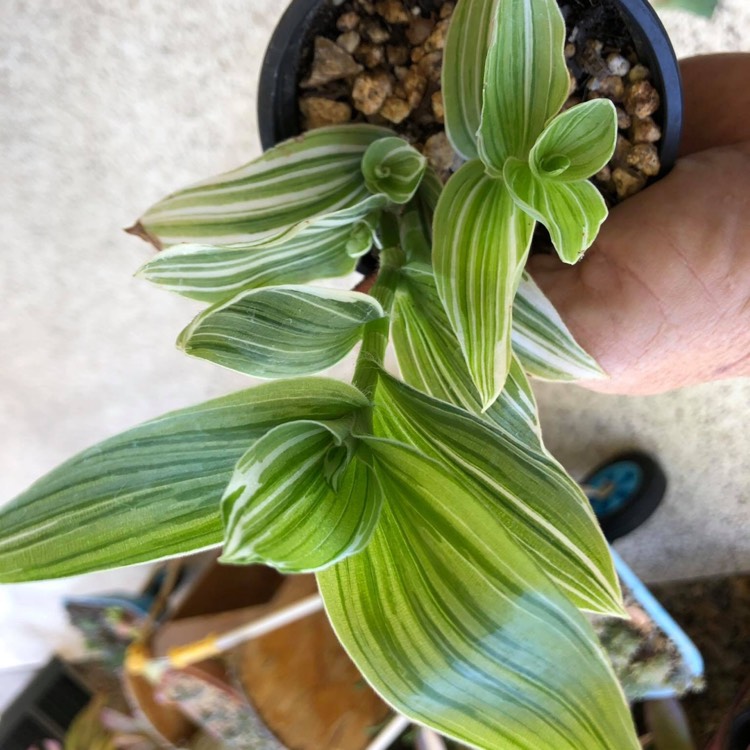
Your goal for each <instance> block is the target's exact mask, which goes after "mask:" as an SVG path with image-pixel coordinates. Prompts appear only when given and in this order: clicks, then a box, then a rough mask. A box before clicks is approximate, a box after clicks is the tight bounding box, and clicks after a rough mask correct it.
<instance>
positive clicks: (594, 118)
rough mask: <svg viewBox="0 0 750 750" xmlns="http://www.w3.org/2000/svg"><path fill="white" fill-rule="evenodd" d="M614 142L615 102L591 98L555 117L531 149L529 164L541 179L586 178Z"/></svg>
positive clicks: (603, 162)
mask: <svg viewBox="0 0 750 750" xmlns="http://www.w3.org/2000/svg"><path fill="white" fill-rule="evenodd" d="M616 143H617V110H616V109H615V105H614V104H612V102H611V101H609V99H594V100H593V101H590V102H584V103H583V104H579V105H578V106H576V107H571V108H570V109H569V110H567V111H566V112H563V113H562V114H560V115H558V116H557V117H555V119H554V120H552V122H551V123H550V124H549V125H548V126H547V127H546V128H545V129H544V132H543V133H542V134H541V135H540V136H539V140H537V142H536V144H535V145H534V148H533V149H531V155H530V157H529V164H530V166H531V171H532V172H533V173H534V174H535V175H536V176H537V177H538V178H541V179H544V178H547V179H550V180H554V181H558V182H572V181H574V180H585V179H587V178H589V177H591V176H592V175H595V174H596V173H597V172H598V171H599V170H600V169H602V168H603V167H604V166H605V165H606V164H607V162H608V161H609V160H610V159H611V158H612V154H613V153H614V151H615V144H616ZM563 164H564V167H563V168H561V167H562V165H563Z"/></svg>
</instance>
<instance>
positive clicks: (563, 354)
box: [0, 0, 646, 750]
mask: <svg viewBox="0 0 750 750" xmlns="http://www.w3.org/2000/svg"><path fill="white" fill-rule="evenodd" d="M565 45H566V31H565V22H564V18H563V16H562V14H561V12H560V9H559V8H558V6H557V4H556V3H555V2H554V1H553V0H519V1H518V2H501V3H495V2H491V1H489V0H463V2H462V3H459V5H458V6H457V9H456V14H455V17H454V18H453V21H452V24H451V30H450V32H449V34H448V40H447V46H446V49H445V58H446V61H447V63H446V67H445V68H444V70H443V90H442V93H443V99H444V110H445V120H446V123H447V131H448V133H449V135H450V137H451V140H452V142H453V144H454V146H455V147H456V149H457V150H458V151H459V153H461V154H462V155H463V156H465V157H467V159H468V161H467V162H466V163H465V164H464V165H463V166H461V167H460V169H458V171H457V172H456V174H455V175H454V176H452V177H451V178H450V180H449V181H448V182H447V184H446V185H445V187H443V186H442V184H441V182H440V180H439V179H438V177H437V176H436V175H435V173H434V172H433V170H432V169H431V168H429V167H428V165H427V160H426V158H425V157H424V155H423V154H421V153H420V152H419V151H417V150H416V149H415V148H413V147H412V146H410V145H409V144H408V143H407V142H406V141H405V140H404V139H403V138H400V137H398V136H397V135H396V134H395V133H394V131H393V130H391V129H388V128H386V127H383V126H382V125H380V124H372V123H364V122H363V123H354V124H351V123H350V124H344V125H340V126H331V127H325V128H321V129H317V130H311V131H310V132H308V133H306V134H304V135H302V136H301V137H299V138H296V139H293V140H291V141H286V142H283V143H281V144H279V145H277V146H275V147H274V148H272V149H270V150H269V151H267V152H266V153H265V154H264V155H263V156H261V157H260V158H259V159H256V160H255V161H253V162H251V163H250V164H248V165H246V166H244V167H241V168H240V169H238V170H235V171H234V172H231V173H228V174H225V175H221V176H219V177H218V178H213V179H210V180H207V181H205V182H203V183H200V184H198V185H195V186H192V187H190V188H187V189H185V190H182V191H179V192H178V193H175V194H173V195H172V196H169V197H168V198H166V199H165V200H163V201H161V202H160V203H158V204H157V205H156V206H154V207H153V208H151V209H150V210H149V211H147V212H146V214H144V216H143V217H142V218H141V220H140V222H139V223H138V224H137V225H136V227H135V228H134V231H135V232H136V233H138V234H141V235H142V236H144V237H146V238H148V239H150V240H151V241H152V242H153V243H154V244H155V245H157V247H160V248H165V249H163V251H162V252H161V253H159V254H158V255H157V256H156V257H155V258H154V259H153V260H152V261H150V262H149V263H147V264H146V266H145V267H144V268H143V269H142V270H141V276H144V277H146V278H148V279H149V280H151V281H153V282H154V283H157V284H160V285H162V286H165V287H166V288H169V289H171V290H173V291H176V292H178V293H180V294H184V295H186V296H189V297H192V298H195V299H199V300H202V301H204V302H207V303H209V307H208V308H207V309H206V310H204V311H203V312H202V313H201V314H200V315H198V317H197V318H196V319H195V320H194V321H192V322H191V323H190V325H188V327H187V328H186V329H185V330H184V331H183V332H182V334H181V335H180V338H179V344H180V346H181V347H182V348H183V349H184V350H185V351H186V352H188V353H190V354H192V355H194V356H198V357H202V358H205V359H208V360H210V361H213V362H216V363H218V364H220V365H222V366H225V367H230V368H232V369H235V370H238V371H240V372H243V373H247V374H249V375H255V376H260V377H263V378H267V379H270V380H272V382H269V383H267V384H264V385H261V386H259V387H256V388H252V389H249V390H245V391H241V392H239V393H236V394H233V395H230V396H226V397H223V398H219V399H215V400H213V401H210V402H208V403H206V404H202V405H199V406H196V407H193V408H190V409H184V410H180V411H177V412H173V413H171V414H167V415H165V416H163V417H161V418H159V419H156V420H153V421H151V422H148V423H146V424H144V425H142V426H140V427H137V428H135V429H133V430H130V431H128V432H126V433H123V434H122V435H120V436H117V437H114V438H111V439H110V440H107V441H105V442H104V443H101V444H99V445H98V446H95V447H94V448H92V449H89V450H88V451H85V452H84V453H82V454H80V455H79V456H76V457H74V458H73V459H71V460H70V461H68V462H67V463H65V464H63V465H62V466H61V467H59V468H58V469H56V470H55V471H53V472H52V473H50V474H49V475H47V476H46V477H44V478H42V479H41V480H39V481H38V482H37V483H36V484H34V485H33V486H32V487H31V488H30V489H29V490H28V491H27V492H25V493H23V494H22V495H21V496H20V497H19V498H17V499H16V500H15V501H14V502H13V503H11V504H10V505H9V506H6V507H5V508H3V510H2V513H0V580H3V581H8V582H11V581H22V580H32V579H38V578H49V577H58V576H65V575H72V574H76V573H82V572H87V571H90V570H96V569H100V568H104V567H112V566H118V565H127V564H134V563H138V562H143V561H147V560H154V559H160V558H165V557H170V556H175V555H181V554H185V553H188V552H192V551H195V550H197V549H203V548H206V547H212V546H217V545H220V544H222V543H223V556H222V559H223V561H224V562H226V563H228V564H239V565H243V564H249V563H255V562H263V563H265V564H269V565H272V566H274V567H276V568H277V569H278V570H280V571H282V572H285V573H299V572H310V571H312V572H315V573H316V576H317V583H318V588H319V591H320V593H321V595H322V597H323V600H324V603H325V607H326V611H327V615H328V618H329V620H330V621H331V623H332V625H333V628H334V630H335V632H336V634H337V636H338V638H339V640H340V641H341V643H342V644H343V646H344V647H345V649H346V650H347V652H348V653H349V655H350V656H351V658H352V659H353V660H354V662H355V663H356V665H357V666H358V668H359V669H360V671H361V672H362V674H363V675H364V676H365V678H366V679H367V680H368V681H369V682H370V684H371V685H372V686H373V687H374V688H375V690H376V691H377V692H378V693H379V694H380V695H381V696H382V697H383V698H384V699H385V701H386V702H388V703H389V704H391V705H392V706H394V707H395V708H396V709H397V710H398V711H400V712H401V713H402V714H404V715H405V716H407V717H408V718H410V719H411V720H413V721H416V722H418V723H421V724H424V725H426V726H429V727H432V728H434V729H435V730H437V731H439V732H441V733H443V734H445V735H447V736H449V737H453V738H455V739H456V740H458V741H460V742H462V743H465V744H468V745H471V746H475V747H479V748H499V747H508V748H510V747H518V748H522V747H535V748H555V749H558V748H571V749H573V748H575V749H576V750H579V749H580V748H591V749H592V750H594V749H595V748H609V749H611V750H619V749H620V748H635V747H638V743H637V738H636V736H635V733H634V730H633V727H632V722H631V719H630V716H629V712H628V709H627V704H626V702H625V699H624V696H623V693H622V690H621V688H620V686H619V685H618V683H617V681H616V679H615V677H614V674H613V672H612V669H611V667H610V665H609V664H608V662H607V660H606V657H605V655H604V654H603V652H602V650H601V648H600V646H599V644H598V642H597V640H596V637H595V635H594V633H593V631H592V629H591V626H590V625H589V623H588V621H587V619H586V618H585V616H584V614H583V612H582V610H584V611H588V612H595V613H597V614H600V615H609V616H614V617H619V616H623V607H622V602H621V594H620V589H619V584H618V581H617V576H616V573H615V569H614V566H613V562H612V559H611V556H610V554H609V550H608V548H607V546H606V543H605V540H604V538H603V536H602V535H601V532H600V531H599V529H598V527H597V524H596V522H595V519H594V516H593V514H592V512H591V509H590V507H589V504H588V502H587V500H586V497H585V496H584V495H583V493H582V492H581V490H580V488H579V487H578V486H577V485H576V484H575V482H573V481H572V479H571V478H570V477H568V475H567V474H566V473H565V471H564V470H563V469H562V467H561V466H560V465H559V464H558V463H557V462H556V461H555V460H554V459H553V458H552V457H551V456H550V455H549V454H548V453H547V451H546V450H545V448H544V445H543V443H542V439H541V435H540V432H539V425H538V421H537V416H536V406H535V403H534V397H533V393H532V391H531V389H530V386H529V382H528V379H527V372H529V373H532V374H535V375H541V376H543V377H548V378H558V379H572V378H576V377H580V376H582V375H587V376H594V375H600V376H601V375H602V373H601V371H600V370H599V368H598V366H597V365H596V363H595V362H594V361H593V360H592V359H591V358H590V357H589V356H588V355H587V354H586V353H585V352H583V351H582V350H581V349H580V347H579V346H578V345H577V344H576V342H575V341H574V340H573V338H572V337H571V335H570V334H569V332H568V331H567V329H566V328H565V326H564V325H563V323H562V321H561V320H560V318H559V316H557V314H556V313H555V311H554V309H553V308H552V307H551V306H550V304H549V303H548V302H547V300H546V299H545V298H544V297H543V295H542V294H541V292H540V291H539V290H538V288H537V287H536V286H535V285H534V283H533V281H532V280H531V279H530V277H528V276H526V275H525V274H524V270H523V267H524V262H525V259H526V257H527V254H528V252H529V247H530V244H531V241H532V236H533V230H534V226H535V224H536V222H540V223H541V224H542V225H544V226H545V227H546V228H547V230H548V231H549V234H550V237H551V241H552V243H553V245H554V247H555V248H556V250H557V251H558V252H559V253H560V255H561V257H562V258H563V259H564V260H567V261H568V262H575V261H576V260H577V259H578V258H579V257H580V255H581V254H582V253H583V251H584V250H585V249H586V248H587V247H588V246H589V245H590V244H591V242H592V241H593V240H594V238H595V236H596V232H597V230H598V228H599V226H600V224H601V223H602V221H603V220H604V218H605V216H606V212H607V208H606V203H605V199H604V198H603V197H602V195H601V193H600V192H599V191H597V189H596V188H595V187H594V186H593V185H592V184H591V183H590V182H588V181H587V178H589V177H591V176H592V175H594V174H597V173H599V172H601V170H602V169H603V168H604V167H606V165H607V164H608V162H609V160H610V157H611V156H612V153H613V151H614V150H615V145H616V138H617V124H618V123H617V112H616V108H615V106H614V105H613V104H612V103H611V102H610V101H608V100H607V99H606V98H593V99H592V100H591V101H587V102H583V103H581V104H578V105H577V106H571V107H570V108H568V109H567V110H565V111H562V112H561V109H562V108H563V106H564V105H565V103H566V100H567V98H568V94H569V90H570V77H569V73H568V69H567V66H566V60H565ZM645 88H646V87H643V86H642V87H639V90H644V89H645ZM373 246H374V247H375V248H376V249H377V262H378V271H377V276H376V277H373V278H371V279H369V280H368V283H367V285H365V286H362V287H361V288H360V289H357V290H354V291H341V290H332V289H330V288H327V287H321V286H311V285H309V282H311V281H313V280H315V279H321V278H328V277H332V276H342V275H345V274H348V273H349V272H351V271H352V270H353V269H354V267H355V266H356V265H357V263H358V260H359V259H360V258H361V257H362V256H365V255H367V254H369V253H370V251H371V248H372V247H373ZM365 292H368V293H365ZM389 342H390V343H392V344H393V346H394V348H395V350H396V354H397V357H398V361H399V368H400V378H399V377H396V376H395V375H394V374H392V373H389V372H388V371H387V370H386V366H385V351H386V347H387V346H388V344H389ZM357 343H360V350H359V354H358V358H357V364H356V368H355V372H354V376H353V380H352V383H351V384H348V383H343V382H338V381H334V380H331V379H327V378H320V377H312V376H311V374H312V373H317V372H320V371H322V370H325V369H326V368H327V367H329V366H331V365H333V364H334V363H336V362H338V361H339V360H340V359H341V358H342V357H343V356H344V355H345V354H347V353H348V352H349V351H350V350H351V349H352V348H353V347H354V346H355V345H356V344H357Z"/></svg>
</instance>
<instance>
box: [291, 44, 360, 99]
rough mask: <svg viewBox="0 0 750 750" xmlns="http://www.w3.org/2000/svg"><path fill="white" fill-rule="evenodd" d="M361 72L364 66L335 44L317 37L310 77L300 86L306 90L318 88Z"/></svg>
mask: <svg viewBox="0 0 750 750" xmlns="http://www.w3.org/2000/svg"><path fill="white" fill-rule="evenodd" d="M361 70H362V66H361V65H358V64H357V63H356V62H355V61H354V59H353V58H352V56H351V55H350V54H349V53H348V52H346V51H345V50H343V49H341V47H339V46H338V45H337V44H336V43H335V42H332V41H331V40H330V39H326V38H325V37H322V36H316V37H315V51H314V52H313V62H312V66H311V68H310V75H309V76H308V77H307V78H306V79H305V80H304V81H302V83H300V86H301V87H302V88H306V89H311V88H316V87H318V86H323V85H324V84H326V83H329V82H330V81H336V80H338V79H339V78H346V77H347V76H351V75H356V74H357V73H359V72H360V71H361Z"/></svg>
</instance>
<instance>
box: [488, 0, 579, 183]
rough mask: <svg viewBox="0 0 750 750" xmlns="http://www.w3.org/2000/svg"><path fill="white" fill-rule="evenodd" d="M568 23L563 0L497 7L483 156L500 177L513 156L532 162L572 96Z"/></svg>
mask: <svg viewBox="0 0 750 750" xmlns="http://www.w3.org/2000/svg"><path fill="white" fill-rule="evenodd" d="M564 46H565V22H564V21H563V17H562V14H561V13H560V9H559V8H558V5H557V0H513V2H499V3H498V4H497V19H496V22H495V25H494V34H493V38H492V44H491V45H490V48H489V52H488V53H487V64H486V68H485V74H484V78H485V86H484V103H483V106H482V121H481V125H480V128H479V138H478V146H479V155H480V157H481V159H482V161H483V162H484V163H485V164H486V165H487V166H488V167H489V168H490V169H492V170H493V171H494V172H495V173H496V174H497V175H498V176H499V175H502V170H503V165H504V164H505V161H506V159H508V158H509V157H516V158H519V159H526V158H527V157H528V155H529V152H530V151H531V148H532V146H533V145H534V143H535V142H536V139H537V138H538V137H539V134H540V133H541V132H542V130H544V127H545V126H546V125H547V122H548V121H549V120H550V118H552V117H554V115H556V114H557V113H558V112H559V111H560V107H562V105H563V103H564V102H565V99H566V98H567V96H568V83H569V78H568V68H567V66H566V64H565V55H564V52H563V50H564Z"/></svg>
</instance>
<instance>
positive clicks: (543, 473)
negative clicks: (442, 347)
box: [375, 374, 623, 615]
mask: <svg viewBox="0 0 750 750" xmlns="http://www.w3.org/2000/svg"><path fill="white" fill-rule="evenodd" d="M375 429H376V434H377V435H379V436H382V437H385V438H392V439H394V440H398V441H400V442H404V443H408V444H411V445H414V446H415V447H416V448H418V449H419V450H420V451H421V452H422V453H424V454H425V455H427V456H429V457H431V458H434V459H436V460H437V461H439V462H441V463H442V464H444V465H445V466H446V467H447V469H446V470H447V471H451V472H454V473H455V475H456V477H457V481H460V482H461V483H462V484H463V485H464V486H465V487H466V488H467V489H470V490H471V492H472V493H473V494H474V496H475V497H476V498H477V502H482V503H483V504H484V505H485V506H486V507H487V508H488V509H489V510H490V511H491V512H492V513H494V514H496V516H497V518H498V519H500V520H501V521H502V523H503V525H504V527H505V528H506V529H507V530H508V531H509V533H510V534H511V535H512V536H513V537H514V539H515V540H516V542H518V544H520V545H521V546H522V547H523V548H524V549H525V550H526V551H527V552H528V554H529V555H531V557H533V558H534V560H535V561H536V562H537V563H538V564H539V566H540V567H541V569H542V570H544V572H545V573H546V574H547V575H549V576H550V578H552V579H553V580H554V581H555V582H556V583H557V584H558V585H559V586H560V588H561V589H562V591H563V592H564V593H565V594H566V596H568V598H569V599H570V600H571V601H572V602H573V603H574V604H575V605H576V606H578V607H580V608H582V609H586V610H589V611H591V612H597V613H600V614H616V615H618V614H622V612H623V610H622V601H621V595H620V588H619V584H618V581H617V575H616V574H615V569H614V565H613V563H612V558H611V556H610V554H609V548H608V547H607V543H606V541H605V539H604V536H603V535H602V532H601V530H600V528H599V525H598V523H597V521H596V518H595V516H594V514H593V512H592V510H591V505H590V503H589V501H588V500H587V498H586V496H585V495H584V494H583V492H582V491H581V489H580V487H579V486H578V485H577V484H576V483H575V482H574V481H573V480H572V479H571V478H570V477H569V476H568V474H567V473H566V472H565V470H564V469H563V468H562V467H561V466H560V465H559V464H558V463H557V462H556V461H555V460H554V459H553V458H552V457H551V456H550V455H549V454H547V453H546V451H543V450H540V449H539V448H538V447H534V446H532V445H528V444H526V445H525V444H522V443H521V442H519V441H517V440H514V439H512V438H509V437H508V435H507V434H506V433H504V432H503V431H501V430H499V429H497V428H496V427H495V426H494V425H492V424H490V423H488V422H487V421H485V420H482V419H481V418H479V417H477V416H476V415H475V414H471V413H469V412H467V411H465V410H464V409H461V408H459V407H456V406H453V405H451V404H448V403H446V402H444V401H439V400H437V399H435V398H432V397H431V396H427V395H426V394H423V393H420V392H419V391H416V390H415V389H413V388H410V387H409V386H408V385H405V384H404V383H401V382H400V381H398V380H396V379H394V378H392V377H390V376H388V375H386V374H383V375H382V376H381V378H380V382H379V385H378V390H377V392H376V408H375Z"/></svg>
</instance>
